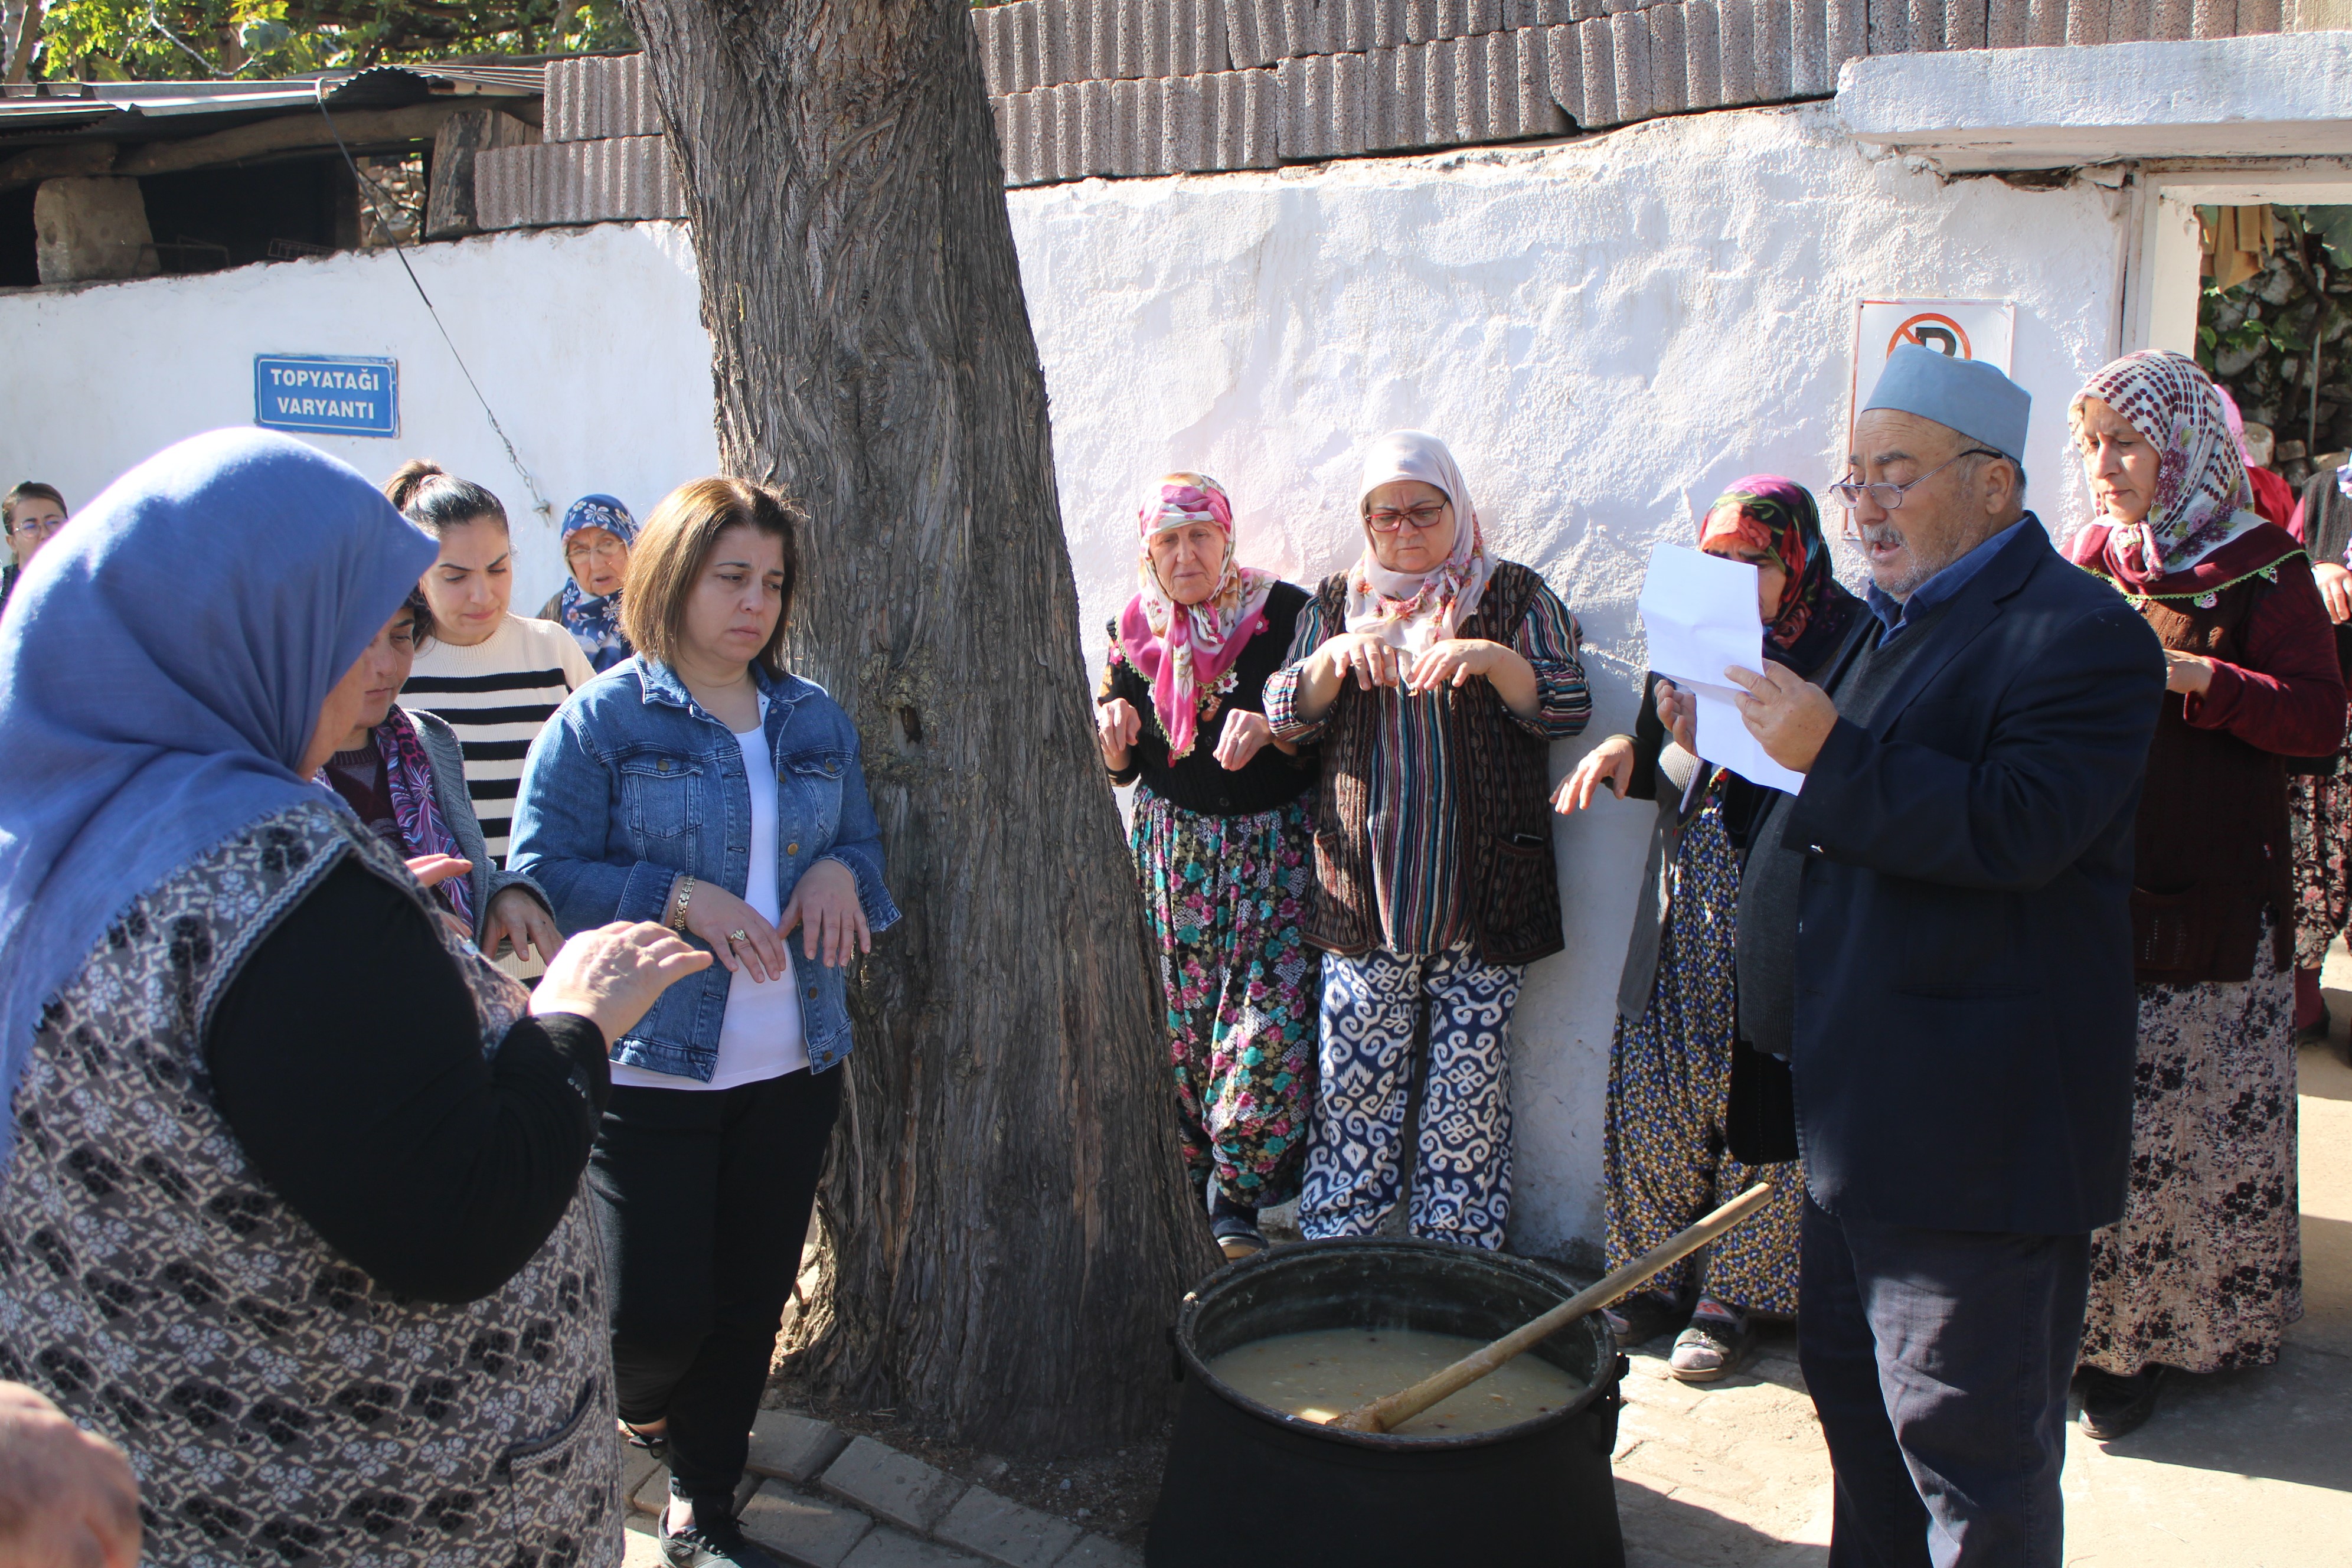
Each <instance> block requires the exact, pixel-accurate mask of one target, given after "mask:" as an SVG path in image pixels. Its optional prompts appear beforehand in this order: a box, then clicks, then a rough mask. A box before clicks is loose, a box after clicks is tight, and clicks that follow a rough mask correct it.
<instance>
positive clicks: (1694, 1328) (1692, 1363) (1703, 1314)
mask: <svg viewBox="0 0 2352 1568" xmlns="http://www.w3.org/2000/svg"><path fill="white" fill-rule="evenodd" d="M1755 1349H1756V1330H1755V1328H1754V1326H1753V1325H1751V1324H1750V1323H1749V1322H1748V1314H1747V1313H1745V1312H1743V1311H1741V1310H1739V1309H1738V1308H1737V1307H1727V1306H1725V1305H1724V1304H1723V1303H1722V1302H1720V1301H1710V1300H1706V1298H1704V1297H1702V1298H1700V1300H1699V1304H1698V1309H1697V1310H1696V1311H1694V1312H1692V1313H1691V1321H1690V1326H1689V1327H1688V1328H1686V1329H1685V1330H1684V1331H1682V1332H1681V1333H1680V1334H1678V1335H1676V1336H1675V1349H1674V1353H1673V1354H1672V1355H1671V1356H1669V1357H1667V1359H1666V1370H1667V1371H1668V1372H1670V1373H1674V1375H1675V1380H1676V1381H1677V1382H1681V1383H1714V1382H1716V1381H1717V1379H1720V1378H1725V1377H1728V1376H1730V1375H1731V1374H1732V1373H1735V1372H1737V1371H1738V1370H1739V1368H1740V1366H1741V1364H1742V1363H1745V1362H1746V1361H1747V1360H1748V1356H1749V1355H1750V1354H1752V1353H1753V1352H1755Z"/></svg>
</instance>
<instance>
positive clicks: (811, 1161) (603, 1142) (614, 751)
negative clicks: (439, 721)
mask: <svg viewBox="0 0 2352 1568" xmlns="http://www.w3.org/2000/svg"><path fill="white" fill-rule="evenodd" d="M806 523H807V517H806V514H805V513H804V512H803V510H801V508H800V506H799V504H798V503H797V502H795V501H793V500H787V499H786V498H785V497H783V496H782V495H781V494H779V493H777V492H776V491H773V490H771V489H764V488H762V487H760V486H757V485H752V484H748V483H744V482H742V481H740V480H736V479H698V480H697V481H695V482H694V483H692V484H688V485H685V486H682V487H680V488H679V489H677V490H676V491H674V492H672V493H671V494H670V496H669V497H668V498H667V499H666V500H664V501H663V502H662V503H661V505H660V506H659V507H658V508H657V509H656V510H655V512H654V514H653V516H652V517H651V518H650V519H649V520H647V521H646V527H645V532H644V533H643V535H642V536H641V537H640V538H639V540H638V542H637V543H636V546H635V550H634V552H632V553H633V560H632V563H631V572H630V588H629V595H628V597H627V598H626V599H625V601H623V609H622V614H623V616H624V620H625V630H626V631H627V633H628V637H629V640H630V641H631V643H633V644H634V645H635V647H636V648H637V650H638V652H637V656H636V657H635V658H631V659H629V660H626V661H625V662H624V663H621V664H618V665H615V666H614V668H612V669H610V670H608V671H606V672H605V673H604V674H603V675H601V676H599V677H597V678H596V679H594V680H593V681H591V682H590V683H589V684H588V685H586V686H584V687H583V688H582V689H580V690H579V691H578V692H576V693H574V694H573V696H572V700H570V701H568V702H566V703H565V704H564V705H563V708H562V711H561V712H559V713H558V714H557V715H556V718H555V720H554V721H553V722H552V723H551V724H550V725H549V726H548V727H547V729H546V730H545V731H542V732H541V735H540V738H539V739H538V741H537V742H534V743H533V744H532V746H531V749H530V759H529V761H528V762H526V763H525V764H524V767H523V779H522V797H521V800H520V804H519V806H518V809H517V811H516V813H515V835H514V852H513V858H512V862H511V863H512V866H513V868H514V869H516V870H518V871H520V872H522V873H523V874H524V875H526V876H529V877H530V878H532V879H535V880H537V881H538V883H539V884H540V886H541V887H543V888H545V889H547V892H548V895H549V896H550V897H551V899H553V900H554V902H555V914H556V919H557V921H559V923H561V924H562V927H563V928H564V930H565V931H579V930H582V929H583V928H587V927H593V926H600V925H603V924H605V923H606V922H608V921H615V920H650V921H660V922H662V923H664V924H666V925H667V926H669V927H671V928H672V929H673V930H676V931H683V932H686V933H687V934H688V935H689V936H691V937H693V938H695V939H697V940H698V941H699V942H701V943H702V944H704V945H706V946H708V947H709V949H710V950H711V952H713V953H714V954H716V955H717V957H718V959H719V963H718V965H716V966H714V967H712V968H711V969H709V970H707V971H705V972H704V973H701V974H698V975H694V976H690V977H688V979H687V980H686V981H684V982H682V983H681V984H677V986H674V987H673V988H672V989H671V990H670V991H669V992H668V993H667V994H665V995H664V996H663V998H662V999H661V1001H660V1002H659V1003H657V1004H656V1005H655V1007H654V1009H653V1011H651V1012H649V1013H647V1014H646V1016H645V1018H644V1020H643V1021H642V1022H641V1023H639V1024H638V1026H636V1028H635V1029H634V1030H632V1031H631V1032H630V1033H628V1034H626V1035H625V1036H623V1037H621V1038H620V1039H619V1040H617V1041H615V1042H614V1046H613V1051H612V1056H613V1062H614V1067H613V1084H614V1089H613V1099H612V1102H611V1104H610V1106H609V1107H608V1108H607V1109H606V1110H605V1113H604V1121H603V1124H602V1127H601V1129H600V1130H599V1131H598V1134H597V1139H596V1150H595V1153H594V1155H593V1158H592V1160H591V1161H590V1165H589V1177H588V1181H589V1187H590V1190H591V1192H592V1193H593V1195H594V1197H595V1199H596V1201H597V1203H598V1205H599V1207H600V1208H601V1210H602V1215H601V1217H602V1219H603V1221H604V1246H605V1252H606V1258H607V1269H606V1273H607V1277H608V1279H610V1281H611V1289H612V1307H613V1363H614V1381H615V1384H616V1385H617V1391H618V1394H619V1405H620V1415H621V1420H622V1425H623V1427H624V1429H625V1432H626V1433H627V1434H628V1436H630V1437H631V1439H632V1440H633V1441H635V1442H638V1443H640V1444H642V1445H644V1446H646V1447H654V1448H659V1449H666V1450H667V1458H668V1460H669V1467H670V1502H669V1507H668V1510H667V1512H666V1513H665V1515H664V1516H663V1520H662V1523H661V1531H660V1534H661V1548H662V1554H663V1557H664V1559H665V1561H666V1562H667V1563H672V1564H676V1565H678V1568H701V1565H703V1564H710V1563H732V1564H751V1565H756V1568H765V1565H767V1564H770V1563H772V1562H773V1561H774V1560H773V1559H772V1558H771V1557H769V1556H768V1555H767V1554H766V1553H765V1552H761V1550H760V1549H759V1548H758V1547H756V1546H752V1545H751V1544H750V1543H748V1542H745V1541H744V1540H743V1537H742V1534H741V1531H740V1530H739V1529H738V1528H737V1526H736V1523H735V1520H734V1518H733V1513H734V1509H733V1496H734V1492H735V1489H736V1487H737V1485H738V1483H740V1481H741V1479H742V1476H743V1464H744V1459H745V1458H746V1440H745V1434H747V1433H748V1432H749V1431H750V1430H751V1420H752V1417H753V1416H754V1415H756V1414H757V1413H758V1410H759V1404H760V1394H761V1389H762V1388H763V1387H764V1386H765V1384H766V1382H767V1376H768V1363H769V1358H770V1357H771V1355H772V1353H773V1352H774V1349H775V1342H776V1331H777V1328H778V1325H779V1322H780V1321H781V1319H782V1313H783V1305H784V1298H785V1296H786V1295H787V1294H788V1293H789V1292H790V1291H791V1289H792V1286H793V1277H794V1275H795V1274H797V1273H798V1271H799V1268H800V1257H801V1247H802V1243H803V1240H804V1238H805V1237H806V1235H807V1231H808V1222H809V1211H810V1208H811V1205H813V1203H814V1199H815V1194H816V1181H817V1173H818V1169H819V1167H820V1166H821V1165H822V1164H823V1163H824V1148H825V1142H826V1140H827V1138H828V1136H829V1135H830V1133H831V1131H832V1128H833V1122H834V1117H835V1112H836V1111H837V1110H838V1109H839V1107H840V1103H841V1080H842V1075H841V1074H840V1073H838V1072H836V1071H834V1070H832V1069H833V1068H835V1066H836V1065H837V1064H838V1063H839V1062H840V1061H841V1059H842V1058H844V1057H845V1056H847V1055H848V1054H849V1044H850V1041H849V1015H848V1012H847V1009H846V1007H845V1004H844V1001H843V981H844V976H845V968H846V965H847V963H849V960H850V958H851V957H852V955H853V952H866V951H868V950H869V949H870V948H871V945H872V942H871V932H873V931H880V930H882V929H884V928H886V927H887V926H888V925H889V924H891V923H892V922H893V921H896V920H897V919H898V910H897V908H896V907H895V906H893V905H892V903H891V902H890V895H889V892H888V891H887V889H885V888H884V886H883V883H882V844H881V837H880V829H879V827H878V826H877V824H876V822H875V820H874V809H873V807H872V805H870V804H868V802H867V799H866V779H865V774H864V773H863V772H862V771H861V770H860V768H859V765H858V745H857V731H856V729H855V728H854V727H853V726H852V725H851V723H850V721H849V716H848V715H847V714H845V713H844V712H843V711H842V710H841V709H840V707H839V705H838V704H836V703H835V701H834V700H833V699H831V698H830V697H828V696H826V695H825V694H824V690H823V689H821V688H819V687H817V686H815V685H814V684H812V683H811V682H809V681H805V680H802V679H798V678H797V677H795V676H793V675H789V674H786V673H784V671H783V669H782V647H783V636H784V624H785V620H786V617H787V615H788V613H789V611H790V609H791V606H792V597H793V584H794V583H795V581H796V580H797V578H798V576H799V552H798V549H797V539H796V534H797V531H798V529H799V528H801V527H804V526H805V525H806ZM795 930H797V931H799V933H800V940H799V942H796V943H795V942H791V941H789V940H788V938H790V937H791V935H792V934H793V931H795Z"/></svg>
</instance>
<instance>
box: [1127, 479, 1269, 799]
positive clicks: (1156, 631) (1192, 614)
mask: <svg viewBox="0 0 2352 1568" xmlns="http://www.w3.org/2000/svg"><path fill="white" fill-rule="evenodd" d="M1135 515H1136V527H1137V531H1138V533H1139V536H1140V538H1141V540H1142V542H1143V549H1142V551H1141V552H1140V553H1139V555H1138V556H1137V557H1136V566H1135V582H1136V588H1137V593H1136V595H1135V597H1134V598H1132V599H1130V600H1129V601H1128V605H1127V609H1126V610H1125V611H1124V612H1123V613H1122V614H1121V615H1120V616H1119V618H1118V640H1119V647H1121V648H1122V649H1123V650H1124V651H1125V653H1126V654H1127V658H1128V662H1129V664H1132V665H1133V666H1135V668H1137V669H1138V670H1139V671H1141V672H1142V675H1143V678H1144V679H1146V680H1149V681H1150V682H1151V707H1152V711H1154V712H1155V713H1157V714H1158V715H1159V716H1160V733H1161V734H1163V735H1166V736H1167V737H1168V760H1169V761H1170V762H1171V763H1172V762H1174V761H1176V760H1177V759H1178V758H1180V757H1184V756H1189V755H1190V754H1191V753H1192V742H1193V740H1194V738H1195V737H1196V736H1197V735H1198V733H1199V731H1200V709H1201V701H1202V696H1203V695H1204V694H1208V695H1213V689H1214V687H1215V686H1216V683H1217V681H1218V680H1219V679H1221V678H1223V675H1224V673H1225V671H1226V670H1228V669H1230V668H1233V663H1234V659H1236V658H1240V657H1241V651H1242V649H1243V648H1244V647H1246V646H1248V643H1249V640H1250V638H1252V637H1255V636H1257V634H1258V633H1260V632H1262V631H1264V630H1265V596H1266V595H1267V594H1268V593H1269V592H1270V591H1271V590H1272V589H1273V587H1274V585H1275V584H1276V582H1278V581H1280V579H1279V578H1277V577H1276V576H1275V574H1273V573H1271V572H1261V571H1258V570H1257V569H1256V568H1255V567H1249V566H1242V565H1239V564H1236V563H1235V562H1234V508H1233V502H1232V501H1230V500H1227V499H1226V498H1225V491H1224V487H1223V486H1222V485H1220V484H1218V483H1217V481H1216V480H1214V479H1211V478H1209V477H1208V475H1206V474H1192V473H1181V474H1170V475H1168V476H1167V477H1166V478H1164V479H1158V480H1155V481H1154V482H1153V483H1152V486H1151V488H1150V489H1149V490H1147V491H1145V492H1144V497H1143V504H1142V506H1141V507H1139V508H1138V509H1137V510H1136V514H1135ZM1190 522H1208V523H1214V524H1215V525H1216V527H1217V528H1218V530H1219V531H1221V532H1223V534H1224V536H1225V556H1224V563H1223V567H1222V569H1221V570H1220V572H1219V574H1218V576H1217V586H1216V590H1215V591H1214V592H1213V593H1212V594H1211V595H1209V596H1208V597H1207V598H1206V599H1203V600H1202V601H1201V602H1200V603H1199V604H1197V605H1180V604H1178V603H1176V601H1174V600H1173V599H1171V598H1170V597H1169V596H1168V593H1167V590H1166V589H1164V588H1162V587H1161V586H1160V574H1159V573H1157V572H1155V571H1153V570H1152V568H1151V536H1152V535H1153V534H1155V533H1158V532H1160V531H1161V530H1163V529H1170V528H1181V527H1183V526H1184V525H1185V524H1186V523H1190Z"/></svg>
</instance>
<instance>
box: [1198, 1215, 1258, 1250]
mask: <svg viewBox="0 0 2352 1568" xmlns="http://www.w3.org/2000/svg"><path fill="white" fill-rule="evenodd" d="M1209 1234H1210V1235H1211V1236H1213V1237H1216V1238H1217V1250H1219V1251H1220V1252H1223V1254H1224V1255H1225V1261H1226V1262H1228V1263H1231V1262H1232V1261H1234V1259H1235V1258H1247V1257H1248V1256H1249V1255H1250V1254H1251V1253H1253V1252H1264V1251H1265V1235H1264V1234H1263V1233H1262V1232H1260V1231H1259V1229H1258V1228H1257V1211H1256V1210H1255V1209H1246V1210H1240V1211H1236V1212H1234V1213H1231V1214H1223V1215H1218V1216H1217V1217H1216V1218H1214V1219H1213V1220H1211V1221H1210V1222H1209Z"/></svg>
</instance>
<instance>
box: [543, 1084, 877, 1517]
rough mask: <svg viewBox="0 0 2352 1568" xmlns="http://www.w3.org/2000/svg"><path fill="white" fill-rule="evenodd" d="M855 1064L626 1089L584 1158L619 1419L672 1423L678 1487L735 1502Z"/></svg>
mask: <svg viewBox="0 0 2352 1568" xmlns="http://www.w3.org/2000/svg"><path fill="white" fill-rule="evenodd" d="M845 1072H846V1069H845V1068H838V1067H836V1068H834V1069H833V1070H831V1071H830V1072H824V1073H810V1072H808V1071H805V1070H803V1071H800V1072H793V1073H786V1074H785V1075H784V1076H783V1077H782V1078H772V1079H766V1080H764V1081H762V1082H760V1083H747V1084H740V1085H738V1086H737V1087H735V1088H733V1089H710V1090H694V1089H640V1088H635V1087H632V1086H622V1087H616V1088H615V1089H614V1090H613V1098H612V1100H611V1101H610V1102H609V1103H608V1104H607V1105H606V1106H605V1109H604V1124H603V1125H602V1126H601V1127H599V1128H598V1129H597V1132H596V1148H595V1152H594V1153H593V1154H592V1155H591V1156H590V1158H589V1162H588V1190H589V1192H590V1194H592V1195H593V1197H594V1199H595V1201H596V1205H597V1208H598V1209H599V1210H600V1211H601V1212H600V1214H599V1218H600V1219H601V1220H602V1221H603V1229H604V1278H605V1280H606V1281H607V1285H608V1288H609V1289H611V1291H612V1317H613V1379H614V1389H615V1391H616V1393H617V1394H618V1396H619V1403H620V1412H621V1418H622V1419H623V1420H624V1421H627V1422H631V1423H633V1424H635V1423H644V1422H650V1421H658V1420H660V1419H662V1418H663V1417H664V1416H667V1417H668V1418H669V1466H670V1490H671V1491H672V1492H673V1493H674V1494H675V1495H677V1496H679V1497H684V1498H689V1499H693V1500H695V1501H696V1502H697V1503H698V1505H701V1504H702V1503H703V1500H706V1499H707V1500H709V1502H710V1504H711V1505H713V1506H716V1507H717V1508H718V1509H719V1511H721V1512H730V1513H731V1512H732V1511H733V1509H732V1503H733V1494H734V1491H735V1487H736V1484H737V1483H738V1482H739V1481H740V1480H741V1479H743V1461H744V1458H746V1456H747V1454H748V1451H749V1436H750V1433H751V1422H752V1419H753V1417H754V1416H756V1415H758V1414H759V1409H760V1394H761V1391H762V1390H763V1389H765V1388H766V1386H767V1382H768V1363H769V1362H770V1360H771V1359H772V1357H773V1356H774V1354H775V1349H776V1332H777V1330H778V1329H779V1328H780V1327H781V1326H782V1321H783V1311H784V1301H785V1300H786V1298H788V1297H789V1296H790V1295H791V1294H792V1289H793V1279H794V1277H795V1276H797V1275H798V1274H799V1272H800V1265H801V1246H802V1243H803V1242H804V1241H805V1240H806V1239H807V1237H808V1224H809V1211H810V1209H811V1207H812V1206H813V1205H814V1203H815V1201H816V1182H817V1173H818V1172H819V1171H820V1170H821V1169H822V1168H823V1166H824V1151H825V1144H826V1142H827V1141H828V1140H829V1139H830V1137H831V1135H832V1132H833V1121H834V1117H835V1115H836V1114H837V1113H838V1112H839V1110H840V1109H841V1083H842V1079H843V1078H844V1076H845Z"/></svg>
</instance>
